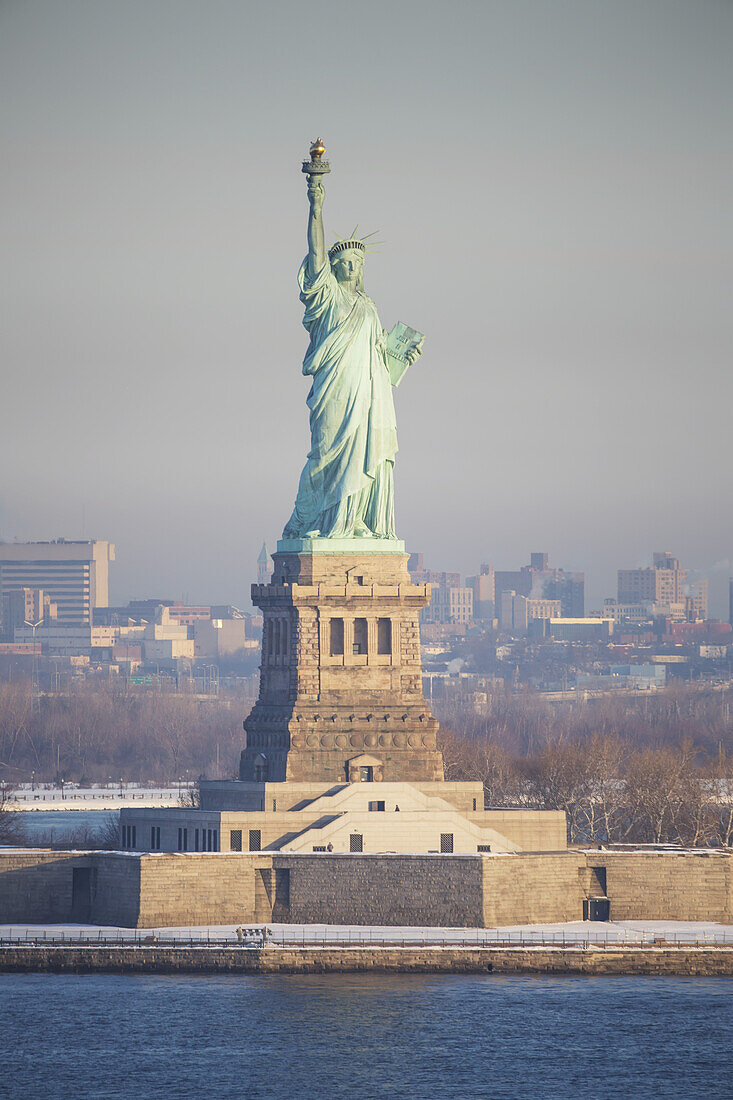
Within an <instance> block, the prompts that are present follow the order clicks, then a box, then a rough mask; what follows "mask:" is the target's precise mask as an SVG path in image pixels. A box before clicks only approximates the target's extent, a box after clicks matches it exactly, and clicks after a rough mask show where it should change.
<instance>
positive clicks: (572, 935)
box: [0, 921, 733, 947]
mask: <svg viewBox="0 0 733 1100" xmlns="http://www.w3.org/2000/svg"><path fill="white" fill-rule="evenodd" d="M242 927H243V928H244V929H245V930H246V929H255V928H257V929H262V928H265V927H266V928H267V929H268V933H269V934H268V941H269V942H271V943H274V944H281V945H297V944H299V943H300V944H313V943H321V944H324V945H330V944H334V945H335V944H349V943H353V944H357V943H358V944H367V945H368V944H369V943H375V944H383V943H384V944H395V945H400V944H402V943H409V944H425V945H426V946H429V945H433V946H442V945H443V944H451V945H457V946H460V945H464V946H466V947H470V946H472V945H476V944H479V945H481V944H484V943H486V944H490V943H496V942H497V941H499V942H502V943H511V944H531V943H543V944H547V943H551V944H555V945H557V946H558V947H560V946H564V945H572V944H586V943H591V944H592V943H598V944H618V945H624V944H628V945H639V944H644V943H654V941H655V940H656V941H659V940H664V941H666V942H667V943H672V944H674V943H685V944H693V943H701V944H702V943H709V944H713V943H719V944H720V943H729V944H732V945H733V925H725V924H715V923H713V922H708V921H609V922H607V923H605V922H599V921H570V922H568V923H566V924H524V925H521V924H516V925H511V926H508V927H502V928H411V927H406V926H405V927H393V926H386V925H337V924H268V925H261V924H260V925H257V924H253V923H250V922H249V921H243V922H242ZM150 936H158V937H159V938H160V939H165V940H181V941H191V940H195V941H201V942H202V943H203V944H206V942H207V941H208V940H211V941H216V942H221V941H222V940H225V941H227V942H229V941H231V943H232V944H233V945H235V944H237V943H238V939H237V927H236V925H231V924H228V925H208V926H198V927H195V928H116V927H110V926H106V927H100V926H99V925H88V924H13V925H8V924H5V925H0V941H3V940H4V941H6V942H7V941H8V940H13V941H18V940H20V941H23V940H28V939H34V940H38V939H41V940H43V939H46V940H49V941H61V940H62V939H63V940H65V941H69V940H75V941H78V940H84V941H89V942H94V941H99V940H105V939H108V940H109V939H114V940H125V941H130V942H135V941H140V940H144V939H146V938H147V937H150Z"/></svg>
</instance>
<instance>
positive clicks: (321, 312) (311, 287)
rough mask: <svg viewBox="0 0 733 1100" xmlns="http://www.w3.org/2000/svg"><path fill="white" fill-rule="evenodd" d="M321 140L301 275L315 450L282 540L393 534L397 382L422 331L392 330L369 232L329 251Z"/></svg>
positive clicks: (312, 172)
mask: <svg viewBox="0 0 733 1100" xmlns="http://www.w3.org/2000/svg"><path fill="white" fill-rule="evenodd" d="M323 152H324V149H323V145H322V143H321V141H320V138H319V140H318V142H316V143H314V145H313V146H312V147H311V150H310V153H311V161H310V162H306V163H305V164H304V165H303V171H304V172H305V173H306V175H307V179H308V201H309V203H310V214H309V217H308V255H307V256H306V258H305V260H304V261H303V264H302V266H301V268H300V271H299V273H298V282H299V285H300V300H301V301H302V302H303V305H304V306H305V316H304V318H303V324H304V326H305V328H306V329H307V331H308V333H309V335H310V344H309V347H308V351H307V353H306V356H305V359H304V361H303V374H307V375H310V376H311V378H312V380H313V383H312V386H311V390H310V393H309V394H308V400H307V403H308V408H309V409H310V431H311V449H310V452H309V454H308V458H307V461H306V464H305V467H304V469H303V472H302V474H301V476H300V483H299V485H298V496H297V499H296V501H295V508H294V509H293V514H292V516H291V517H290V519H289V520H288V523H287V525H286V527H285V530H284V531H283V539H302V538H328V539H352V538H381V539H393V538H395V520H394V462H395V456H396V454H397V422H396V419H395V409H394V400H393V397H392V386H393V385H396V384H397V383H398V382H399V381H400V379H401V377H402V374H403V373H404V371H405V369H406V368H407V366H410V365H412V364H413V363H414V362H415V360H416V359H417V358H418V356H419V355H420V352H421V346H420V345H421V339H422V337H421V336H420V334H419V333H416V332H414V331H413V330H412V329H407V328H406V326H404V325H397V326H396V328H395V330H393V332H392V333H390V334H389V335H387V334H386V333H385V332H384V331H383V330H382V326H381V324H380V321H379V316H378V314H377V308H376V306H375V305H374V302H373V301H372V300H371V298H368V297H367V295H366V294H365V293H364V257H365V254H366V245H365V244H364V240H366V238H364V239H359V238H357V237H356V230H355V231H354V233H353V234H352V235H351V237H349V238H347V239H346V240H339V241H337V242H336V244H334V245H333V247H332V248H331V249H330V250H329V252H328V254H327V253H326V247H325V237H324V231H323V216H322V210H323V200H324V197H325V190H324V186H323V176H324V174H325V173H327V172H328V171H329V167H328V163H327V162H326V161H323V160H321V157H322V155H323Z"/></svg>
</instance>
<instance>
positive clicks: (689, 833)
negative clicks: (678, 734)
mask: <svg viewBox="0 0 733 1100" xmlns="http://www.w3.org/2000/svg"><path fill="white" fill-rule="evenodd" d="M441 748H442V751H443V755H444V761H445V774H446V779H474V780H480V781H481V782H482V783H483V785H484V792H485V802H486V805H487V806H523V807H527V808H530V807H534V808H538V809H548V810H549V809H552V810H564V811H565V813H566V815H567V822H568V840H569V841H570V842H571V843H627V844H631V843H633V844H647V843H657V844H659V843H662V844H664V843H667V844H684V845H687V846H693V847H699V846H702V847H708V846H714V847H717V846H730V845H731V843H733V758H731V757H730V756H727V755H726V753H725V751H724V750H723V749H722V747H721V748H720V749H719V750H718V752H717V753H715V752H714V753H708V752H707V751H706V750H704V749H701V748H700V746H699V745H695V744H694V743H693V742H692V741H691V740H689V739H683V741H682V742H681V743H679V744H677V745H673V744H662V745H658V746H649V745H641V746H634V745H630V744H629V743H628V742H627V741H624V740H621V739H620V738H619V737H617V736H616V735H614V734H609V733H604V734H594V735H591V736H588V737H585V738H584V739H582V740H557V741H546V742H545V743H544V744H543V745H541V746H540V747H538V748H537V749H535V750H534V751H532V752H530V753H528V754H526V755H520V754H517V753H515V752H513V751H511V750H509V749H507V748H505V747H504V746H503V745H501V744H499V743H497V742H496V741H494V740H493V739H491V737H490V736H488V735H485V736H466V735H465V733H460V732H456V731H455V730H452V729H450V728H447V727H443V728H442V729H441Z"/></svg>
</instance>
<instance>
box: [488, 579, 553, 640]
mask: <svg viewBox="0 0 733 1100" xmlns="http://www.w3.org/2000/svg"><path fill="white" fill-rule="evenodd" d="M561 613H562V612H561V604H560V600H541V599H530V598H529V597H528V596H520V595H519V594H518V593H516V592H514V591H511V590H510V591H508V592H502V595H501V608H500V616H499V626H500V628H501V629H502V630H506V631H508V632H509V633H511V634H526V633H527V631H528V629H529V624H530V623H531V622H533V621H535V620H538V619H553V618H555V619H556V618H559V617H560V615H561Z"/></svg>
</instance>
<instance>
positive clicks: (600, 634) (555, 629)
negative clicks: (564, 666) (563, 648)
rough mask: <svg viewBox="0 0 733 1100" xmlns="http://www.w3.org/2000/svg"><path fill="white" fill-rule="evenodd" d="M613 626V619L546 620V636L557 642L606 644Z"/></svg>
mask: <svg viewBox="0 0 733 1100" xmlns="http://www.w3.org/2000/svg"><path fill="white" fill-rule="evenodd" d="M613 626H614V623H613V619H597V618H587V619H586V618H582V619H581V618H578V619H571V618H558V619H548V620H547V634H548V637H550V638H554V640H555V641H557V642H607V641H608V640H609V639H610V637H611V635H612V634H613Z"/></svg>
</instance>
